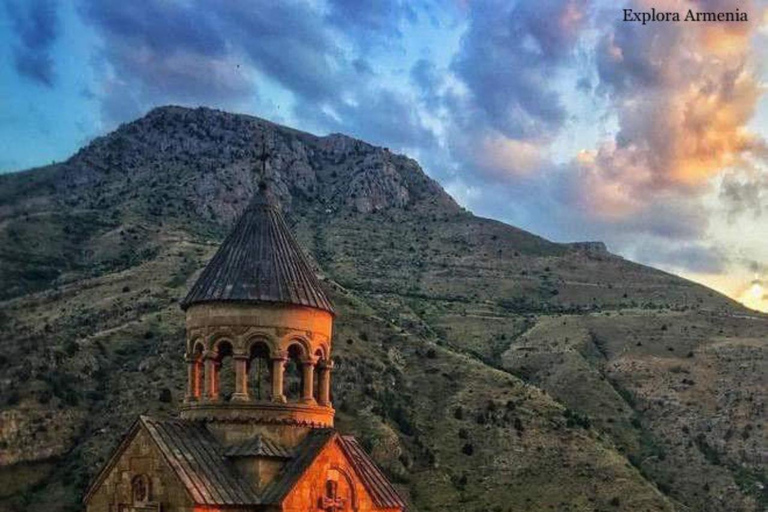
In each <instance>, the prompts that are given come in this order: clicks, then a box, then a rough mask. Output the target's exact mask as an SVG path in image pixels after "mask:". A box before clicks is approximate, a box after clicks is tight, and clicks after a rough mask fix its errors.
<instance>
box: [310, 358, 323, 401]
mask: <svg viewBox="0 0 768 512" xmlns="http://www.w3.org/2000/svg"><path fill="white" fill-rule="evenodd" d="M314 356H315V371H313V372H312V397H313V398H314V399H315V402H318V403H319V402H320V388H321V385H322V382H321V379H320V372H319V371H318V369H320V368H322V367H323V365H325V363H326V362H327V359H326V356H325V352H324V351H323V347H322V346H320V347H317V348H316V349H315V353H314Z"/></svg>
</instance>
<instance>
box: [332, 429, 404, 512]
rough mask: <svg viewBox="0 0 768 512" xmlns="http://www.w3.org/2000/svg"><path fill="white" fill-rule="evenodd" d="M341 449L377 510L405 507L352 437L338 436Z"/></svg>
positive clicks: (384, 477) (386, 479) (377, 467)
mask: <svg viewBox="0 0 768 512" xmlns="http://www.w3.org/2000/svg"><path fill="white" fill-rule="evenodd" d="M339 439H340V441H341V448H342V449H343V450H344V452H345V453H346V454H347V457H349V461H350V462H351V464H352V467H354V468H355V471H356V472H357V475H358V476H359V477H360V480H362V481H363V485H364V486H365V488H366V490H367V491H368V493H369V494H370V495H371V498H372V499H373V502H374V503H375V504H376V506H377V507H379V508H401V509H403V510H405V508H406V505H405V502H404V501H403V499H402V498H401V497H400V495H399V494H398V493H397V491H396V490H395V488H394V487H393V486H392V484H391V483H390V482H389V479H388V478H387V477H386V476H385V475H384V473H382V472H381V470H380V469H379V466H377V465H376V463H375V462H373V460H371V458H370V457H369V456H368V454H367V453H366V452H365V450H364V449H363V447H362V446H360V443H358V442H357V439H355V438H354V437H353V436H339Z"/></svg>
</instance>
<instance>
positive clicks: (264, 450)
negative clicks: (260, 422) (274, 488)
mask: <svg viewBox="0 0 768 512" xmlns="http://www.w3.org/2000/svg"><path fill="white" fill-rule="evenodd" d="M225 454H226V455H227V457H271V458H273V459H290V458H291V457H293V455H292V454H291V451H290V450H287V449H286V448H284V447H282V446H280V445H279V444H277V443H276V442H274V441H271V440H269V439H267V438H266V437H264V436H259V435H257V436H256V437H254V438H253V439H249V440H247V441H244V442H242V443H240V444H236V445H234V446H231V447H229V448H228V449H227V450H226V452H225Z"/></svg>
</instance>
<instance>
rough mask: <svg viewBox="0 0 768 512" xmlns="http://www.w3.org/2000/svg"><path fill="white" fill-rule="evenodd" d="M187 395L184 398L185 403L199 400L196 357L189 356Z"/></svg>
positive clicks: (187, 358) (187, 359)
mask: <svg viewBox="0 0 768 512" xmlns="http://www.w3.org/2000/svg"><path fill="white" fill-rule="evenodd" d="M185 359H186V361H187V394H186V396H184V402H186V403H189V402H194V401H196V400H197V398H198V395H197V390H196V389H195V387H196V384H197V375H196V374H197V361H196V359H195V357H194V356H187V357H186V358H185Z"/></svg>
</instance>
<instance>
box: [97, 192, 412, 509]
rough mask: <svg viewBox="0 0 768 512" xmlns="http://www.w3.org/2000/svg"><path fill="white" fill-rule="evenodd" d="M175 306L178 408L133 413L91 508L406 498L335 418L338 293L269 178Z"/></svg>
mask: <svg viewBox="0 0 768 512" xmlns="http://www.w3.org/2000/svg"><path fill="white" fill-rule="evenodd" d="M182 309H183V310H184V311H185V314H186V350H185V354H184V359H185V362H186V366H187V389H186V396H185V399H184V404H183V406H182V407H181V410H180V414H179V417H177V418H167V419H161V418H151V417H147V416H141V417H139V418H138V419H137V420H136V421H135V422H134V424H133V426H132V427H131V428H130V430H129V431H128V433H127V434H126V435H125V437H124V438H123V440H122V441H121V443H120V444H119V446H118V447H117V448H116V449H115V451H114V452H113V453H112V454H111V456H110V458H109V459H108V461H107V463H106V464H105V466H104V467H103V468H102V469H101V471H100V472H99V473H98V474H97V475H96V477H95V478H94V480H93V482H92V484H91V486H90V488H89V489H88V491H87V493H86V495H85V498H84V503H85V506H86V510H87V512H150V511H152V512H193V511H194V512H202V511H206V512H215V511H224V510H226V511H232V512H240V511H243V512H244V511H274V512H277V511H286V512H294V511H296V512H298V511H318V512H320V511H324V512H343V511H349V512H354V511H360V512H363V511H386V512H401V511H404V510H405V507H406V505H405V502H404V500H403V499H402V498H401V497H400V496H399V495H398V493H397V491H396V490H395V488H394V487H393V485H392V484H391V483H390V482H389V480H388V479H387V477H386V476H385V475H384V474H383V473H382V471H381V470H380V469H379V468H378V467H377V466H376V464H375V463H374V462H373V461H372V460H371V458H370V457H369V456H368V454H367V453H366V452H365V450H364V449H363V448H362V447H361V445H360V444H359V443H358V442H357V440H355V438H354V437H352V436H345V435H342V434H341V433H339V432H338V431H336V430H335V429H334V428H333V419H334V409H333V405H332V403H331V372H332V370H333V359H332V357H331V355H332V330H333V320H334V309H333V305H332V304H331V302H330V300H329V299H328V297H327V296H326V294H325V292H324V291H323V290H322V288H321V286H320V283H319V281H318V278H317V277H316V275H315V273H314V272H313V270H312V268H311V266H310V264H309V262H308V260H307V258H306V257H305V256H304V254H303V253H302V250H301V248H300V247H299V245H298V243H297V241H296V239H295V238H294V237H293V236H292V234H291V232H290V230H289V228H288V226H287V225H286V223H285V220H284V219H283V216H282V214H281V212H280V209H279V207H278V204H277V200H276V199H275V198H274V196H273V195H272V194H271V193H270V191H269V189H267V188H266V187H264V186H261V187H259V191H258V192H257V193H256V196H255V197H254V199H253V200H252V202H251V204H250V205H249V206H248V208H247V209H246V210H245V212H244V213H243V215H242V216H241V217H240V219H239V220H238V221H237V223H236V225H235V228H234V229H233V231H232V232H231V233H230V234H229V236H228V237H227V238H226V240H225V241H224V243H223V244H222V245H221V247H220V248H219V250H218V252H217V253H216V254H215V255H214V257H213V258H212V259H211V261H210V262H209V263H208V265H207V266H206V267H205V269H203V271H202V273H201V274H200V277H199V279H198V280H197V281H196V282H195V284H194V285H193V286H192V288H191V289H190V291H189V293H188V295H187V296H186V298H185V299H184V301H183V302H182ZM225 365H228V367H229V368H231V371H229V372H225V371H223V368H224V367H225ZM289 370H293V371H292V372H290V371H289ZM229 390H231V392H229Z"/></svg>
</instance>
